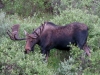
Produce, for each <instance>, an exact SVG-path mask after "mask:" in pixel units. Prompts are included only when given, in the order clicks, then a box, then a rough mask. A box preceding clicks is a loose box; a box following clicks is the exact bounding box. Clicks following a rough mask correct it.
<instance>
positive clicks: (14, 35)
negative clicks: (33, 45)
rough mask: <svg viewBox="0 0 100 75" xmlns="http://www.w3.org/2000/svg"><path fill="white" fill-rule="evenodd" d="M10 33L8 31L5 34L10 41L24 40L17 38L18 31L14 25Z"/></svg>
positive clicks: (17, 27)
mask: <svg viewBox="0 0 100 75" xmlns="http://www.w3.org/2000/svg"><path fill="white" fill-rule="evenodd" d="M11 29H12V32H11V31H10V30H8V31H7V34H8V35H9V37H10V39H11V40H14V41H15V40H25V38H19V35H18V31H19V25H14V26H12V27H11Z"/></svg>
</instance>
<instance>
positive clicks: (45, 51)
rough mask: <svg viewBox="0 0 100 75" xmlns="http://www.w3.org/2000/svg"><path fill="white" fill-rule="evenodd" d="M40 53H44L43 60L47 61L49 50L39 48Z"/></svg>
mask: <svg viewBox="0 0 100 75" xmlns="http://www.w3.org/2000/svg"><path fill="white" fill-rule="evenodd" d="M41 53H42V54H43V55H45V61H46V62H47V61H48V57H49V53H50V50H46V49H42V50H41Z"/></svg>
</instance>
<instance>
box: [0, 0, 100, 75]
mask: <svg viewBox="0 0 100 75" xmlns="http://www.w3.org/2000/svg"><path fill="white" fill-rule="evenodd" d="M2 1H3V3H4V4H5V6H6V7H5V8H4V9H3V10H1V11H0V75H99V74H100V65H99V63H100V58H99V56H100V41H99V39H100V26H99V24H100V16H99V15H100V14H99V13H98V11H99V10H100V9H99V8H100V5H99V4H100V1H99V0H81V1H78V2H77V0H28V1H27V0H21V1H18V0H2ZM45 1H47V3H48V2H49V3H48V4H47V6H45V5H44V2H45ZM31 3H33V4H31ZM37 3H38V4H37ZM12 5H13V7H12ZM25 5H26V6H25ZM34 6H36V7H35V9H36V10H35V14H34V15H33V16H31V17H30V16H29V15H31V14H33V13H32V9H33V7H34ZM40 7H41V8H40ZM49 7H53V13H54V14H56V15H52V14H50V13H49V14H48V13H45V14H44V13H42V12H44V11H45V9H46V8H49ZM4 10H5V11H4ZM9 11H13V13H14V15H8V14H7V13H6V12H9ZM39 11H41V13H39ZM58 13H59V15H57V14H58ZM18 14H20V15H23V16H25V15H26V16H28V17H27V18H25V17H24V18H23V17H22V16H19V15H18ZM40 14H41V15H40ZM44 21H51V22H53V23H55V24H57V25H65V24H69V23H72V22H81V23H85V24H86V25H87V26H88V27H89V36H88V39H87V42H88V45H89V46H90V48H91V57H87V56H86V55H85V54H84V51H83V50H80V49H79V48H78V47H75V46H73V45H70V46H72V49H71V51H70V54H69V53H68V52H64V51H58V50H56V49H53V50H51V52H50V57H49V60H48V62H45V61H43V58H44V56H42V55H41V54H40V48H39V46H37V45H36V46H35V52H34V53H30V54H27V55H25V54H24V52H23V51H24V46H25V41H12V40H10V38H9V37H8V35H7V34H6V31H7V29H10V27H11V26H12V25H14V24H20V32H19V34H20V35H19V36H20V37H25V35H24V33H23V31H24V30H26V31H28V32H29V33H31V32H32V30H33V28H34V29H35V28H37V27H38V26H40V25H41V23H43V22H44ZM80 58H83V59H84V60H81V59H80Z"/></svg>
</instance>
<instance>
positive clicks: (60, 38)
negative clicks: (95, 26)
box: [10, 22, 91, 57]
mask: <svg viewBox="0 0 100 75" xmlns="http://www.w3.org/2000/svg"><path fill="white" fill-rule="evenodd" d="M25 35H26V38H25V39H24V40H26V45H25V53H29V52H30V51H34V46H35V45H36V44H38V45H39V46H40V48H41V53H42V54H46V57H48V55H49V52H50V50H51V49H53V48H56V49H60V50H69V49H70V47H69V46H68V45H70V43H71V44H74V45H76V46H78V47H79V48H80V49H82V50H84V51H85V52H86V54H87V55H88V56H90V55H91V54H90V49H89V47H88V45H87V37H88V27H87V26H86V25H85V24H83V23H79V22H74V23H71V24H67V25H65V26H58V25H55V24H54V23H52V22H44V23H43V24H41V26H40V27H38V28H37V29H35V30H34V31H33V32H32V33H31V34H29V33H27V32H26V31H25ZM10 37H12V36H11V35H10ZM12 40H20V39H19V38H17V37H14V38H13V39H12ZM22 40H23V39H22Z"/></svg>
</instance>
